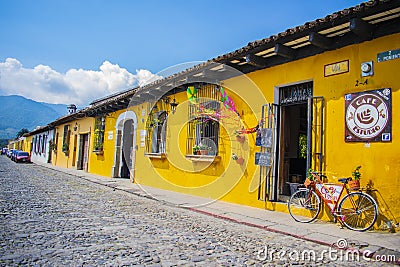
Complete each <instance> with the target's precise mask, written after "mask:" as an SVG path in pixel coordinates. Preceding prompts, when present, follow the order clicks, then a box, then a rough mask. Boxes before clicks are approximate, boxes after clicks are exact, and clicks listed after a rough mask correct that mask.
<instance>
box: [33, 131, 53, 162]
mask: <svg viewBox="0 0 400 267" xmlns="http://www.w3.org/2000/svg"><path fill="white" fill-rule="evenodd" d="M53 138H54V130H47V131H43V132H41V133H37V134H34V135H33V139H32V151H31V160H32V162H41V163H47V162H48V160H49V153H51V151H50V142H51V141H52V140H53Z"/></svg>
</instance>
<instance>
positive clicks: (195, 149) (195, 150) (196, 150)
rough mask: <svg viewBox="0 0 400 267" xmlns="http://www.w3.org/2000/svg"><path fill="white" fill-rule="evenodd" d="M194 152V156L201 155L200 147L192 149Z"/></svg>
mask: <svg viewBox="0 0 400 267" xmlns="http://www.w3.org/2000/svg"><path fill="white" fill-rule="evenodd" d="M192 150H193V155H198V154H199V150H200V147H199V146H198V145H194V146H193V147H192Z"/></svg>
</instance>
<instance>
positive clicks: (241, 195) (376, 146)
mask: <svg viewBox="0 0 400 267" xmlns="http://www.w3.org/2000/svg"><path fill="white" fill-rule="evenodd" d="M399 48H400V34H395V35H391V36H387V37H382V38H379V39H376V40H373V41H369V42H364V43H361V44H356V45H352V46H349V47H345V48H341V49H338V50H335V51H330V52H325V53H323V54H319V55H315V56H312V57H309V58H305V59H301V60H296V61H294V62H290V63H287V64H283V65H279V66H275V67H272V68H268V69H264V70H261V71H257V72H253V73H250V74H248V75H247V76H248V77H249V78H250V79H251V80H252V81H254V83H255V84H256V87H257V88H259V89H260V91H261V92H262V94H263V95H264V96H265V98H266V101H264V102H262V101H261V100H259V99H257V97H256V96H254V95H253V94H252V91H251V89H252V88H251V87H252V85H250V84H249V83H248V81H247V80H246V79H245V78H244V77H238V78H234V79H231V80H229V81H225V82H224V86H226V87H227V88H229V89H230V90H231V91H230V94H232V95H234V94H233V93H232V92H235V93H236V94H237V95H234V100H235V104H236V106H237V108H238V110H239V113H240V114H241V119H242V120H243V121H244V123H245V124H246V126H248V127H252V126H255V124H256V122H257V120H258V118H259V113H260V108H261V104H264V103H267V102H269V103H273V102H274V99H277V96H276V94H277V90H275V88H276V87H280V86H284V85H287V84H291V83H300V82H303V81H309V80H312V81H313V92H314V96H323V97H324V99H325V101H326V102H325V104H326V110H325V112H326V116H325V137H324V142H325V162H324V171H325V173H326V174H327V175H328V176H329V181H331V182H333V181H336V180H337V178H338V177H348V176H350V175H351V172H352V170H354V168H355V167H356V166H358V165H362V169H361V171H362V179H361V184H362V186H365V185H366V184H367V183H369V182H372V183H373V187H374V188H375V189H376V190H377V191H376V192H375V193H374V195H375V197H376V199H377V200H378V202H379V205H380V208H381V213H382V214H383V216H387V217H388V218H389V217H390V214H389V213H391V214H393V216H394V218H396V219H397V220H398V219H399V215H400V208H399V206H398V205H396V204H397V203H398V201H399V197H398V195H397V189H398V188H399V186H400V160H399V157H398V155H397V154H398V151H400V145H399V144H400V142H399V140H398V139H397V138H396V137H397V135H398V133H399V124H398V123H397V118H398V117H399V116H400V111H399V109H398V106H399V104H400V103H399V101H400V99H399V97H400V93H399V87H400V80H399V79H398V78H397V75H396V73H397V72H399V70H400V67H399V66H400V64H399V62H400V59H396V60H391V61H386V62H380V63H378V62H376V58H377V53H380V52H384V51H387V50H394V49H399ZM342 60H349V72H348V73H343V74H339V75H335V76H329V77H324V66H325V65H327V64H331V63H335V62H338V61H342ZM371 60H373V61H374V68H375V74H374V75H373V76H372V77H367V79H368V84H365V85H358V86H356V83H357V80H358V81H361V82H362V81H365V79H366V78H362V77H361V69H360V65H361V63H362V62H364V61H371ZM385 87H390V88H392V118H393V119H392V136H393V141H392V142H388V143H380V142H377V143H371V144H369V145H366V144H364V143H346V142H345V141H344V129H345V124H344V123H345V122H344V118H345V114H344V105H345V103H344V95H345V94H347V93H351V92H361V91H367V90H374V89H381V88H385ZM239 95H240V97H241V99H239V97H238V96H239ZM176 99H177V101H178V102H179V103H181V104H180V105H179V106H178V109H177V112H176V113H175V114H172V115H170V116H169V119H168V133H167V159H152V158H149V157H146V156H144V148H143V147H140V144H139V143H140V142H139V140H138V139H137V140H136V141H137V145H138V146H139V148H138V151H137V154H136V175H135V177H136V182H137V183H141V184H145V185H150V186H155V187H159V188H164V189H168V190H174V191H178V192H183V193H189V194H194V195H199V196H204V197H210V198H214V199H215V198H218V199H222V200H225V201H229V202H234V203H239V204H245V205H249V206H254V207H263V208H267V209H272V210H279V211H286V210H287V208H286V204H282V203H271V202H267V203H263V202H261V201H258V200H257V195H256V194H257V191H256V190H255V189H256V187H255V184H256V183H257V179H258V168H256V167H255V166H254V163H253V162H254V158H253V155H254V153H255V152H256V151H258V150H259V149H258V148H256V147H255V146H254V138H255V134H253V135H248V136H247V138H248V140H247V141H249V142H248V143H246V144H244V145H239V146H238V144H237V142H235V141H234V140H229V138H228V136H229V135H230V134H231V132H230V130H231V129H229V130H227V131H225V132H224V131H222V138H221V139H222V140H223V142H221V143H220V154H219V155H220V159H219V161H218V162H214V163H212V164H211V165H209V166H207V163H204V162H203V163H199V162H191V161H188V160H187V159H186V158H185V157H184V154H185V136H186V132H185V127H184V125H185V121H186V117H187V107H185V104H184V102H185V100H186V99H187V98H186V94H185V93H181V94H177V95H176ZM260 101H261V102H262V103H260ZM243 102H247V105H246V104H245V103H243ZM250 107H251V108H252V110H251V109H250ZM145 108H146V106H145V105H141V106H137V107H134V110H135V112H136V114H137V115H138V119H139V125H138V130H143V129H145V124H144V122H145V121H146V118H147V117H146V116H142V115H141V114H142V112H141V111H142V109H145ZM242 111H243V112H242ZM254 115H256V117H257V118H255V117H254ZM138 136H139V134H138ZM231 139H232V138H231ZM236 150H239V151H240V153H243V154H245V155H246V156H245V158H246V160H245V162H246V164H247V166H239V165H237V164H236V163H235V162H233V161H232V160H231V153H232V151H236ZM201 168H204V170H202V171H199V170H200V169H201ZM242 174H243V176H242ZM393 216H392V217H393ZM381 218H382V217H381Z"/></svg>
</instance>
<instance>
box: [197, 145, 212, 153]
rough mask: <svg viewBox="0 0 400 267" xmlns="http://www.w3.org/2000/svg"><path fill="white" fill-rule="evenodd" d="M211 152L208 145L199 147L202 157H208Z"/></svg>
mask: <svg viewBox="0 0 400 267" xmlns="http://www.w3.org/2000/svg"><path fill="white" fill-rule="evenodd" d="M209 150H210V148H209V147H208V146H206V145H202V144H201V145H199V150H198V151H199V154H200V155H208V151H209Z"/></svg>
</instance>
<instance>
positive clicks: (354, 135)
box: [344, 88, 392, 142]
mask: <svg viewBox="0 0 400 267" xmlns="http://www.w3.org/2000/svg"><path fill="white" fill-rule="evenodd" d="M344 99H345V116H346V117H345V120H346V122H345V141H346V142H388V141H392V90H391V88H383V89H378V90H372V91H365V92H357V93H352V94H347V95H345V97H344Z"/></svg>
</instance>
